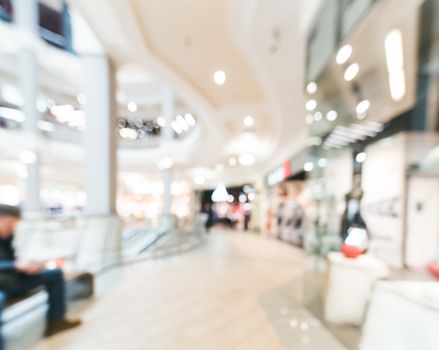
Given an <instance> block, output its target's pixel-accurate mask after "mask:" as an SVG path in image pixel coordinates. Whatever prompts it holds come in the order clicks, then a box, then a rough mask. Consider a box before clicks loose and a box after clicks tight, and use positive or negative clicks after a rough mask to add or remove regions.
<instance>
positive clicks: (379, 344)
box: [360, 282, 439, 350]
mask: <svg viewBox="0 0 439 350" xmlns="http://www.w3.org/2000/svg"><path fill="white" fill-rule="evenodd" d="M438 330H439V283H438V282H380V283H378V284H377V285H376V287H375V288H374V291H373V296H372V299H371V303H370V306H369V309H368V312H367V317H366V322H365V324H364V327H363V338H362V340H361V344H360V350H389V349H398V350H413V349H419V350H421V349H422V350H437V349H439V333H438Z"/></svg>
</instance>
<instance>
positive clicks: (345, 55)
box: [335, 45, 352, 64]
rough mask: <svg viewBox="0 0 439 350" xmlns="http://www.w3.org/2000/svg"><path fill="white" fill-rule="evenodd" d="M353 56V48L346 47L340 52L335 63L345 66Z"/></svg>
mask: <svg viewBox="0 0 439 350" xmlns="http://www.w3.org/2000/svg"><path fill="white" fill-rule="evenodd" d="M351 55H352V46H351V45H345V46H343V47H342V48H341V49H340V50H338V53H337V56H336V58H335V61H336V62H337V63H338V64H344V63H346V62H347V61H348V59H349V58H350V57H351Z"/></svg>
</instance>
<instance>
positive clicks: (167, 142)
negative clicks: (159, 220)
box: [161, 86, 175, 223]
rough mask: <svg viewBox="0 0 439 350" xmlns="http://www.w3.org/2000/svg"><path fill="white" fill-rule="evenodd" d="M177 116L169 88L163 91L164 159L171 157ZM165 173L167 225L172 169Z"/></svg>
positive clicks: (164, 214)
mask: <svg viewBox="0 0 439 350" xmlns="http://www.w3.org/2000/svg"><path fill="white" fill-rule="evenodd" d="M174 114H175V96H174V92H173V90H172V89H171V88H170V87H169V86H165V87H163V89H162V116H163V118H164V119H165V121H166V125H165V126H164V127H163V128H162V130H161V138H162V139H161V148H162V150H163V153H164V157H169V153H170V152H169V151H170V148H171V145H172V142H173V139H174V131H173V130H172V125H171V124H172V121H173V120H174ZM162 172H163V214H162V215H163V222H164V223H167V222H170V220H171V215H172V214H171V213H172V212H171V209H172V191H171V187H172V177H173V176H172V175H173V174H172V167H166V168H165V169H163V170H162Z"/></svg>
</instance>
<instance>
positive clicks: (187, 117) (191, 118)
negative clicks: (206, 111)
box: [184, 113, 196, 126]
mask: <svg viewBox="0 0 439 350" xmlns="http://www.w3.org/2000/svg"><path fill="white" fill-rule="evenodd" d="M184 119H185V120H186V123H188V124H189V126H194V125H195V123H196V120H195V118H194V116H193V115H192V114H190V113H186V114H185V115H184Z"/></svg>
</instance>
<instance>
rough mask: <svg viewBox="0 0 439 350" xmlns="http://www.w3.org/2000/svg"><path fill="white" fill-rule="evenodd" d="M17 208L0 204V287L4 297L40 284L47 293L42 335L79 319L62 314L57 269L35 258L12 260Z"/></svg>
mask: <svg viewBox="0 0 439 350" xmlns="http://www.w3.org/2000/svg"><path fill="white" fill-rule="evenodd" d="M20 218H21V212H20V209H18V208H17V207H12V206H7V205H0V291H2V292H3V293H5V295H6V298H14V297H19V296H23V295H25V294H27V293H28V292H29V291H31V290H32V289H35V288H37V287H44V288H45V289H46V291H47V293H48V295H49V311H48V314H47V328H46V336H51V335H53V334H55V333H58V332H61V331H64V330H68V329H71V328H74V327H77V326H79V325H80V323H81V321H79V320H68V319H66V317H65V314H66V293H65V282H64V277H63V273H62V271H61V270H47V269H45V266H44V264H42V263H39V262H25V261H19V260H15V252H14V248H13V246H12V239H13V234H14V230H15V227H16V225H17V223H18V222H19V221H20Z"/></svg>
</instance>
